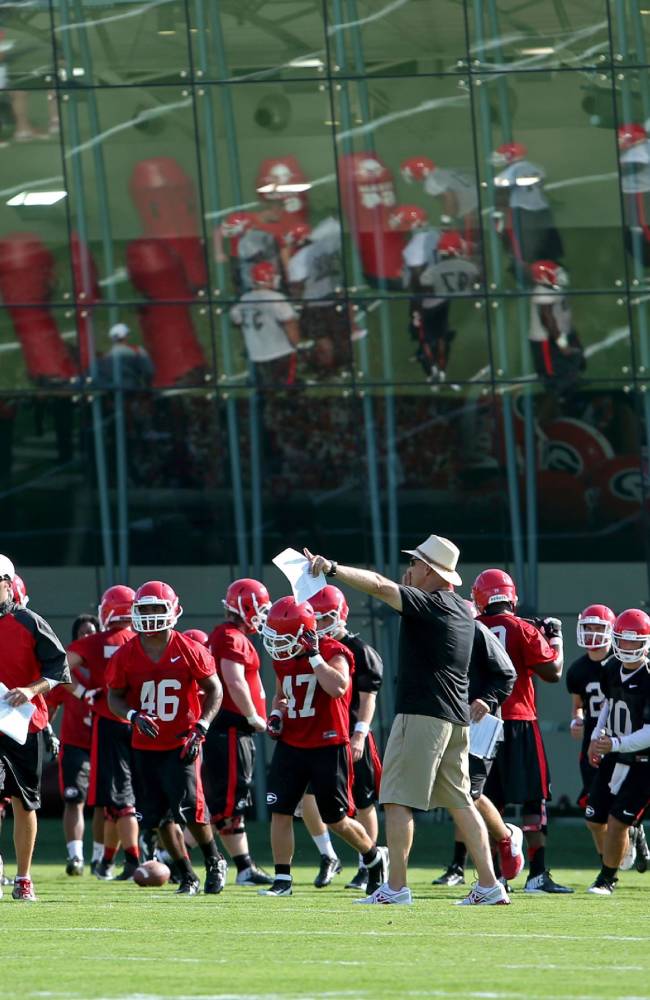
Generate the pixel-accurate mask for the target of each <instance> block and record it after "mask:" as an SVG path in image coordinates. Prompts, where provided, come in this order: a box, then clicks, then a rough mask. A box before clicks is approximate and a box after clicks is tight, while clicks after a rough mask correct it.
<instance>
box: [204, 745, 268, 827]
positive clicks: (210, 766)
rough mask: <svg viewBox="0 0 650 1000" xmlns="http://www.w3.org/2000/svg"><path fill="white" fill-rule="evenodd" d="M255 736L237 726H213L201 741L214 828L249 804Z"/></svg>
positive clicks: (207, 792) (206, 791)
mask: <svg viewBox="0 0 650 1000" xmlns="http://www.w3.org/2000/svg"><path fill="white" fill-rule="evenodd" d="M254 770H255V740H254V739H253V737H252V736H250V735H249V734H248V733H242V732H240V731H239V730H238V729H237V727H236V726H228V728H227V729H223V730H220V729H215V728H214V726H212V727H211V728H210V729H209V731H208V735H207V736H206V739H205V743H204V744H203V771H202V775H203V784H204V787H205V797H206V800H207V803H208V809H209V810H210V816H211V819H212V822H213V823H214V824H215V826H216V827H217V829H218V830H219V829H221V828H222V827H223V826H225V825H226V823H227V821H228V820H229V819H232V817H233V816H243V815H244V813H245V812H246V810H247V809H248V808H249V806H250V805H251V804H252V801H253V799H252V795H251V789H252V787H253V774H254Z"/></svg>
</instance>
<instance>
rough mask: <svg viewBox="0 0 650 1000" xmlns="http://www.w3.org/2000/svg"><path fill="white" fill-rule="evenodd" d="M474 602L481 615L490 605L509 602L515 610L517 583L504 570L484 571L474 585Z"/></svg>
mask: <svg viewBox="0 0 650 1000" xmlns="http://www.w3.org/2000/svg"><path fill="white" fill-rule="evenodd" d="M472 600H473V601H474V605H475V607H476V609H477V611H478V613H479V614H480V615H482V614H483V613H484V612H485V610H486V608H488V607H489V606H490V604H496V603H497V602H499V601H508V602H509V603H510V604H512V606H513V608H514V606H515V605H516V603H517V588H516V587H515V581H514V580H513V579H512V577H511V576H509V575H508V573H506V572H505V571H504V570H502V569H484V570H483V572H482V573H479V575H478V576H477V577H476V579H475V580H474V583H473V585H472Z"/></svg>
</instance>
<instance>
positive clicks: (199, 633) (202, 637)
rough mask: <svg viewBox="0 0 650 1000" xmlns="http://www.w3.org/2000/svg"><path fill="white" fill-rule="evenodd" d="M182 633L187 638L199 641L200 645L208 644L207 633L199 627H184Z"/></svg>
mask: <svg viewBox="0 0 650 1000" xmlns="http://www.w3.org/2000/svg"><path fill="white" fill-rule="evenodd" d="M183 635H186V636H187V638H188V639H194V642H200V643H201V645H202V646H207V644H208V639H209V636H208V633H207V632H204V631H203V629H201V628H186V629H185V631H184V632H183Z"/></svg>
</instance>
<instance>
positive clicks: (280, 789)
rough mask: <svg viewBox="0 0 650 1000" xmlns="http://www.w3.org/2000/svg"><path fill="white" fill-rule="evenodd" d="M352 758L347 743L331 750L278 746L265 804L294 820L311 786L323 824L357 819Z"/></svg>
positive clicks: (284, 744)
mask: <svg viewBox="0 0 650 1000" xmlns="http://www.w3.org/2000/svg"><path fill="white" fill-rule="evenodd" d="M351 779H352V758H351V756H350V747H349V745H348V744H347V743H343V744H338V745H337V746H329V747H313V748H310V749H305V748H303V747H292V746H289V744H288V743H282V742H279V743H278V744H277V745H276V748H275V751H274V753H273V760H272V761H271V768H270V771H269V777H268V781H267V786H266V787H267V793H266V801H267V804H268V805H269V806H270V808H271V812H272V813H281V814H282V815H284V816H293V814H294V813H295V811H296V808H297V806H298V803H299V802H300V800H301V798H302V797H303V795H304V794H305V792H306V790H307V786H308V785H311V792H312V793H313V795H314V796H315V797H316V805H317V806H318V811H319V813H320V814H321V818H322V820H323V823H338V822H339V820H341V819H343V817H344V816H353V815H354V811H355V810H354V803H353V801H352V788H351V785H352V780H351Z"/></svg>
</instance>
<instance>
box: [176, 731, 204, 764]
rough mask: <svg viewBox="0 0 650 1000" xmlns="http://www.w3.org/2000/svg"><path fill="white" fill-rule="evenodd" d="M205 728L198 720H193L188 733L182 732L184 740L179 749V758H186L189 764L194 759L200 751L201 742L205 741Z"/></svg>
mask: <svg viewBox="0 0 650 1000" xmlns="http://www.w3.org/2000/svg"><path fill="white" fill-rule="evenodd" d="M206 732H207V730H206V728H205V726H203V725H202V724H201V723H200V722H195V723H194V725H193V726H192V728H191V729H190V731H189V732H188V733H185V734H183V735H184V737H185V742H184V743H183V749H182V750H181V760H187V761H188V762H189V763H190V764H191V763H192V762H193V761H195V760H196V758H197V757H198V756H199V754H200V752H201V744H202V743H205V735H206Z"/></svg>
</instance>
